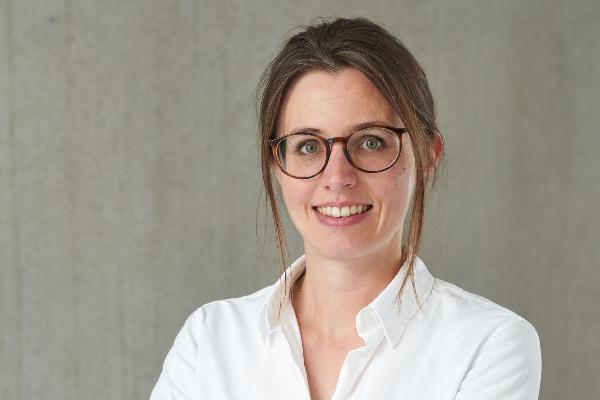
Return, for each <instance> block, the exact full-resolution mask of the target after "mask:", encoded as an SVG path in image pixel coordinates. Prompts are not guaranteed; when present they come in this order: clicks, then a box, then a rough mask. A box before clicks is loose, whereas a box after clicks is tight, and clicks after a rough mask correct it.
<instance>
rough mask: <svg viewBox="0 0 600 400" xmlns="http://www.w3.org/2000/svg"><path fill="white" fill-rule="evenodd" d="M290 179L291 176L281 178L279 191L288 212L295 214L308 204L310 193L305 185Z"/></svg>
mask: <svg viewBox="0 0 600 400" xmlns="http://www.w3.org/2000/svg"><path fill="white" fill-rule="evenodd" d="M290 179H292V178H289V177H283V178H282V180H281V191H282V194H283V199H284V201H285V205H286V207H287V209H288V211H289V213H290V214H291V215H295V214H298V213H299V212H302V210H304V209H306V208H307V207H308V206H309V204H308V203H309V198H310V193H309V190H308V187H307V186H306V185H302V184H300V183H299V182H290Z"/></svg>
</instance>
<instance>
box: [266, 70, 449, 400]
mask: <svg viewBox="0 0 600 400" xmlns="http://www.w3.org/2000/svg"><path fill="white" fill-rule="evenodd" d="M368 121H379V122H382V123H385V124H387V125H392V126H396V127H404V126H405V125H404V123H403V122H402V120H401V119H400V117H399V116H398V115H397V114H396V113H395V112H394V110H393V109H392V107H391V106H390V104H389V103H388V102H387V100H386V99H385V98H384V97H383V95H382V94H381V93H380V92H379V91H378V90H377V88H376V87H375V86H374V85H373V84H372V83H371V81H369V79H368V78H367V77H366V76H364V75H363V74H362V73H361V72H359V71H358V70H356V69H353V68H345V69H342V70H341V71H340V72H338V73H336V74H332V73H329V72H325V71H314V72H309V73H306V74H303V75H302V76H300V77H299V78H297V79H296V80H295V81H294V82H293V83H292V84H291V85H290V87H289V89H288V92H287V95H286V97H285V98H284V101H283V103H282V107H281V111H280V115H279V121H278V122H279V125H278V131H277V132H278V135H279V136H282V135H286V134H288V133H289V132H291V131H292V130H293V129H296V128H300V127H312V128H317V129H320V130H322V136H324V137H331V136H347V135H348V133H349V130H350V128H351V127H352V126H354V125H356V124H359V123H363V122H368ZM434 143H435V144H434V146H433V148H432V156H433V159H434V160H437V157H438V155H439V153H440V152H441V147H442V142H441V138H440V137H439V135H437V134H436V139H435V141H434ZM274 170H275V175H276V177H277V180H278V182H279V184H280V186H281V190H282V194H283V199H284V202H285V205H286V207H287V210H288V213H289V215H290V217H291V219H292V221H293V223H294V225H295V226H296V228H297V229H298V231H299V233H300V235H301V236H302V238H303V241H304V250H305V255H306V272H305V273H304V274H303V276H302V277H301V278H300V279H299V280H298V281H297V285H296V287H295V289H294V290H295V292H294V298H293V307H294V311H295V313H296V317H297V320H298V325H299V327H300V331H301V336H302V345H303V350H304V361H305V367H306V370H307V376H308V381H309V388H310V392H311V398H313V399H321V398H323V399H324V398H330V397H331V395H332V394H333V391H334V390H335V386H336V383H337V377H338V375H339V370H340V368H341V365H342V363H343V360H344V358H345V356H346V354H347V353H348V351H350V350H352V349H354V348H357V347H360V346H363V345H364V341H363V340H362V338H360V336H358V334H357V332H356V325H355V318H356V314H357V313H358V311H360V310H361V309H362V308H363V307H365V306H367V305H368V304H369V303H370V302H371V301H372V300H373V299H374V298H375V297H376V296H377V295H378V294H379V293H380V292H381V291H382V290H383V289H384V288H385V287H386V286H387V285H388V283H389V282H390V281H391V280H392V279H393V277H394V276H395V275H396V274H397V273H398V270H399V268H400V265H399V260H400V258H401V240H402V232H403V225H404V221H405V218H406V214H407V212H408V206H409V203H410V199H411V196H412V194H413V190H414V181H415V176H416V172H415V159H414V155H413V149H412V145H411V141H410V138H409V136H408V134H403V135H402V152H401V154H400V158H399V159H398V161H397V162H396V164H394V166H393V167H392V168H390V169H388V170H386V171H384V172H380V173H375V174H369V173H364V172H361V171H359V170H357V169H355V168H354V167H352V166H351V165H350V164H349V163H348V161H347V160H346V158H345V156H344V154H343V147H342V144H339V143H336V144H335V145H334V146H333V149H332V153H331V157H330V160H329V163H328V164H327V167H326V168H325V171H323V172H322V173H321V174H320V175H318V176H316V177H314V178H312V179H306V180H302V179H294V178H291V177H288V176H286V175H285V174H283V173H282V172H281V171H280V170H279V169H278V168H276V167H274ZM330 201H352V202H355V203H356V204H370V205H372V206H373V208H372V209H371V210H370V211H368V212H367V217H366V218H365V219H364V220H363V221H362V222H361V223H359V224H356V225H353V226H349V227H330V226H325V225H323V224H321V223H320V222H319V221H318V219H317V215H316V211H315V210H314V209H313V206H315V205H318V204H322V203H324V202H330Z"/></svg>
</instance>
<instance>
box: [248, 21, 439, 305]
mask: <svg viewBox="0 0 600 400" xmlns="http://www.w3.org/2000/svg"><path fill="white" fill-rule="evenodd" d="M300 28H302V31H301V32H299V33H297V34H295V35H294V36H292V37H291V38H289V39H288V40H287V41H286V42H285V43H284V45H283V46H282V48H281V49H280V51H279V52H278V54H277V55H276V56H275V58H274V59H273V60H272V61H271V62H270V64H269V65H268V66H267V68H266V69H265V71H264V73H263V74H262V76H261V79H260V82H259V85H258V90H257V104H258V109H257V113H258V132H259V137H258V139H259V146H260V157H261V169H262V178H263V184H264V187H265V190H266V193H267V198H268V205H270V208H271V213H272V217H273V226H274V229H275V239H276V243H277V250H278V254H279V258H280V261H281V263H282V266H283V273H285V270H286V265H287V244H286V240H285V233H284V229H283V226H282V224H281V219H280V212H279V209H278V207H277V199H276V197H275V193H274V190H273V183H272V174H271V172H272V171H271V168H272V166H273V161H274V160H273V156H272V153H271V149H270V147H269V145H268V143H267V141H268V140H269V139H272V138H274V137H275V134H276V132H275V129H276V126H277V122H278V115H279V111H280V105H281V103H282V101H283V98H284V96H285V94H286V90H287V88H288V87H289V85H290V83H291V82H292V81H293V80H294V79H295V78H297V77H298V76H299V75H300V74H303V73H306V72H310V71H316V70H322V71H328V72H331V73H336V72H338V71H340V70H341V69H342V68H344V67H352V68H355V69H357V70H359V71H360V72H362V73H363V74H364V75H365V76H367V77H368V78H369V79H370V80H371V82H372V83H373V84H374V85H375V86H376V87H377V88H378V89H379V91H380V92H381V93H382V95H383V96H384V97H385V98H386V99H387V101H388V102H389V103H390V105H391V106H392V108H393V109H394V111H395V112H396V113H397V114H398V115H399V116H400V117H401V119H402V121H403V122H404V124H405V126H406V128H407V129H408V134H409V136H410V139H411V141H412V144H413V151H414V156H415V163H416V182H415V194H414V198H413V199H412V209H411V217H410V227H409V230H408V234H407V235H406V241H405V242H404V243H403V244H402V258H401V265H403V264H404V263H405V261H406V260H407V259H410V262H409V265H408V269H407V272H406V275H405V277H404V280H403V282H402V285H401V287H400V290H399V292H398V295H397V299H399V297H400V295H401V293H402V290H403V289H404V286H405V284H406V282H407V279H408V278H410V279H411V281H412V287H413V292H414V294H415V297H416V298H417V303H418V304H419V307H420V306H421V303H420V300H419V298H418V295H417V292H416V288H415V281H414V274H413V269H414V262H415V256H416V254H417V252H418V250H419V245H420V240H421V232H422V225H423V217H424V214H425V200H426V191H427V183H428V180H429V177H428V176H427V174H426V172H425V171H426V169H427V167H428V166H430V165H432V164H433V167H434V170H433V174H432V180H431V184H432V186H433V184H434V183H435V182H436V180H437V173H438V166H437V165H436V164H434V163H433V160H431V155H430V148H431V147H430V146H431V143H432V140H433V137H434V133H435V132H439V131H438V127H437V124H436V118H435V117H436V116H435V106H434V102H433V97H432V96H431V91H430V89H429V85H428V83H427V78H426V76H425V72H424V71H423V69H422V68H421V66H420V65H419V63H418V62H417V60H416V59H415V58H414V57H413V55H412V54H411V53H410V52H409V51H408V49H407V48H406V47H405V46H404V45H403V44H402V42H400V41H399V40H398V39H397V38H395V37H394V36H393V35H392V34H390V33H389V32H388V31H387V30H386V29H384V28H382V27H381V26H379V25H377V24H375V23H373V22H371V21H370V20H368V19H366V18H353V19H347V18H337V19H334V20H331V21H328V20H327V19H326V18H318V19H317V20H315V21H314V22H313V24H311V25H309V26H301V27H300ZM439 158H440V159H441V158H442V155H441V154H440V157H439ZM268 205H266V206H267V207H268ZM287 292H288V288H287V275H286V276H285V280H284V284H283V292H282V293H283V294H284V295H285V294H286V293H287ZM283 301H284V298H283V296H282V299H281V302H283ZM280 304H282V303H280Z"/></svg>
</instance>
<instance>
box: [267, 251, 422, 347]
mask: <svg viewBox="0 0 600 400" xmlns="http://www.w3.org/2000/svg"><path fill="white" fill-rule="evenodd" d="M304 257H305V256H304V255H302V256H300V257H299V258H298V259H297V260H296V261H294V262H293V263H292V264H291V265H290V266H289V267H288V268H287V270H286V273H284V274H282V275H281V277H280V278H279V279H278V280H277V282H275V284H274V285H273V286H272V287H271V290H270V293H269V294H268V296H267V298H266V300H265V302H264V303H263V304H262V306H261V308H260V313H259V323H260V327H261V330H262V333H263V337H264V339H265V340H267V338H268V336H269V335H270V334H271V333H272V332H274V331H276V330H278V329H279V328H280V319H279V317H278V310H279V303H280V301H281V292H282V290H284V288H283V286H284V281H285V279H286V276H287V284H286V287H287V290H288V292H287V293H286V296H285V298H284V304H285V306H287V307H289V306H290V305H289V304H288V303H289V290H290V288H291V287H292V286H293V283H294V282H295V281H296V279H297V278H298V277H299V276H300V275H301V274H302V273H303V272H304V270H305V268H306V265H305V262H304V260H305V258H304ZM407 268H408V260H407V261H406V262H405V263H404V265H403V266H402V268H400V270H399V271H398V273H397V274H396V276H395V277H394V278H393V279H392V280H391V281H390V283H389V284H388V285H387V286H386V288H385V289H383V291H382V292H381V293H379V295H378V296H377V297H376V298H375V299H374V300H373V301H372V302H371V303H370V304H369V305H367V306H366V307H364V308H363V309H362V310H360V311H359V312H358V314H357V315H356V327H357V331H358V333H359V334H361V336H362V333H363V332H366V331H367V330H369V329H370V328H372V327H373V326H374V325H377V324H381V325H382V327H383V330H384V333H385V336H386V338H387V340H388V342H389V343H390V345H391V346H392V347H396V345H397V344H398V342H399V341H400V338H401V337H402V334H403V333H404V330H405V329H406V326H407V325H408V322H409V321H410V320H411V319H412V318H413V317H414V316H415V315H416V313H417V312H418V311H419V306H418V304H417V300H416V298H415V295H414V293H413V290H412V284H411V281H410V278H409V279H408V280H407V282H406V284H405V285H404V289H403V290H402V295H401V296H400V302H399V303H398V302H397V301H396V295H397V293H398V291H399V290H400V286H401V285H402V280H403V279H404V276H405V275H406V270H407ZM413 272H414V278H415V289H416V292H417V294H418V296H419V300H420V302H421V305H423V304H425V302H426V301H427V299H428V298H429V296H430V294H431V290H432V288H433V283H434V278H433V276H432V275H431V274H430V273H429V271H428V269H427V267H426V266H425V263H424V262H423V261H422V260H421V259H420V258H419V257H416V259H415V263H414V270H413ZM286 274H287V275H286ZM373 316H375V318H373Z"/></svg>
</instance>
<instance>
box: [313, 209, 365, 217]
mask: <svg viewBox="0 0 600 400" xmlns="http://www.w3.org/2000/svg"><path fill="white" fill-rule="evenodd" d="M367 208H368V206H350V207H348V206H346V207H342V208H339V207H317V211H319V213H320V214H323V215H327V216H329V217H335V218H343V217H349V216H351V215H355V214H362V213H363V212H365V211H366V210H367Z"/></svg>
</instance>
